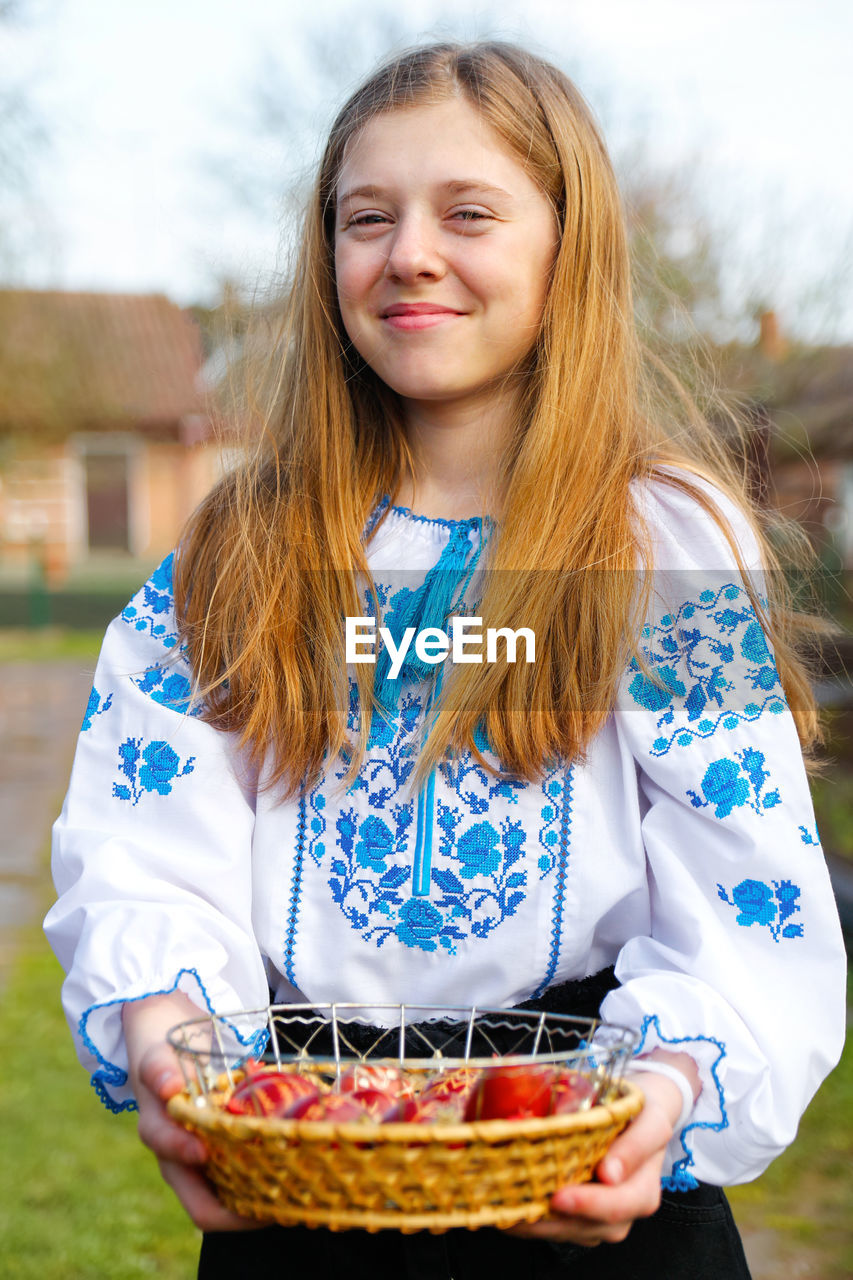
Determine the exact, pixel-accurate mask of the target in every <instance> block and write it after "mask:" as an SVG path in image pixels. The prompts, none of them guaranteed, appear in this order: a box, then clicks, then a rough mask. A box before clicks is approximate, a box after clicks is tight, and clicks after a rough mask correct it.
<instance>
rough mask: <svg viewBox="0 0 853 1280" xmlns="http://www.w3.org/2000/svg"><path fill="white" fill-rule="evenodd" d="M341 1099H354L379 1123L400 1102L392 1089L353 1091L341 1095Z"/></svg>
mask: <svg viewBox="0 0 853 1280" xmlns="http://www.w3.org/2000/svg"><path fill="white" fill-rule="evenodd" d="M341 1097H344V1098H354V1099H355V1101H356V1102H360V1103H361V1105H362V1106H363V1107H365V1108H366V1110H367V1111H369V1112H370V1115H371V1116H372V1117H373V1119H374V1120H378V1121H381V1120H383V1119H384V1118H385V1116H386V1115H387V1114H388V1112H389V1111H390V1110H391V1109H392V1108H393V1107H395V1106H396V1105H397V1103H398V1101H399V1097H398V1095H397V1094H396V1093H392V1092H391V1090H390V1089H367V1088H365V1089H351V1090H350V1091H349V1092H348V1093H345V1094H341Z"/></svg>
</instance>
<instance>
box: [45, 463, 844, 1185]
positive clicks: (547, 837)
mask: <svg viewBox="0 0 853 1280" xmlns="http://www.w3.org/2000/svg"><path fill="white" fill-rule="evenodd" d="M638 501H639V505H640V507H641V509H642V512H643V514H644V516H645V518H646V520H647V522H648V523H649V526H650V528H651V530H652V533H653V540H654V568H655V581H654V602H655V606H654V610H653V616H651V617H650V618H649V621H648V625H647V626H646V627H645V629H644V633H643V648H644V651H645V654H646V657H647V668H646V670H641V669H639V668H637V667H635V668H633V669H631V670H629V671H628V672H626V675H625V679H624V681H623V683H622V688H621V693H620V696H619V700H618V704H617V706H616V708H615V710H614V711H613V713H612V715H611V716H610V717H609V719H608V721H607V723H606V724H605V726H604V728H603V729H602V731H601V732H600V733H599V734H598V736H597V737H596V739H595V741H594V743H593V745H592V748H591V750H590V752H589V755H588V758H587V760H586V761H585V763H583V764H579V763H578V764H574V765H572V766H570V767H566V766H565V765H564V764H561V765H559V766H557V767H554V768H552V769H551V770H550V771H549V772H548V773H547V774H546V775H545V776H544V777H543V778H542V779H541V780H540V781H538V782H536V783H535V784H531V783H524V784H519V783H518V782H516V781H514V780H513V779H511V778H495V777H494V776H492V775H490V774H488V773H487V772H485V771H484V770H482V769H481V768H480V767H478V766H477V765H476V763H475V762H474V761H473V760H472V759H471V758H463V759H462V760H461V761H459V762H457V763H456V764H455V765H454V766H453V767H452V768H442V769H439V770H437V771H436V772H435V773H434V774H433V775H432V776H431V777H430V779H429V781H428V783H427V785H426V786H425V787H424V788H423V789H422V790H421V792H420V793H419V794H417V795H412V794H410V792H409V791H408V789H407V785H406V784H407V779H408V777H409V775H410V773H411V771H412V768H413V756H412V753H410V752H409V751H408V750H407V747H408V744H409V743H411V742H412V740H413V737H414V735H415V734H416V732H417V730H418V727H419V725H420V723H421V721H422V719H423V715H424V710H425V707H426V705H427V700H428V697H429V690H430V687H431V686H430V684H429V682H428V681H423V680H420V681H414V682H413V681H412V680H403V679H402V678H401V682H400V685H399V690H400V692H399V698H398V704H397V709H396V711H395V712H394V714H393V715H389V717H388V720H387V721H382V720H380V721H378V722H377V723H375V724H374V727H373V729H372V732H371V744H370V747H369V750H368V755H367V758H366V761H365V763H364V765H363V767H362V768H361V770H360V773H359V775H358V777H357V779H356V781H355V784H354V785H353V786H351V787H350V788H349V790H346V791H342V790H341V787H340V784H339V778H340V777H341V776H342V775H343V772H344V768H343V766H341V768H340V769H338V770H337V771H335V770H334V769H333V770H332V771H331V772H330V774H329V775H328V776H327V777H326V779H325V780H323V781H321V782H320V783H319V784H318V785H317V786H315V787H314V788H313V789H312V790H310V791H308V792H307V793H306V794H305V795H304V796H303V797H302V798H301V799H297V800H294V801H293V802H290V803H285V804H281V803H276V801H275V798H274V796H271V795H269V794H268V793H266V792H264V791H263V790H259V789H258V788H257V787H256V786H254V785H253V784H252V781H251V779H250V778H248V777H247V776H246V775H245V772H244V771H243V770H242V769H241V766H240V760H239V758H238V757H237V755H236V752H235V748H234V743H233V741H232V740H231V739H230V738H229V737H228V736H227V735H225V734H222V733H220V732H218V731H216V730H214V729H212V728H211V727H209V726H208V725H207V724H205V723H204V722H203V721H202V720H201V719H200V718H199V715H198V712H197V708H196V707H195V706H194V705H193V704H192V703H191V701H190V693H191V684H190V671H189V667H188V665H187V663H186V661H185V659H184V658H183V657H182V656H181V655H180V653H179V652H178V651H177V650H176V649H175V642H176V627H175V621H174V614H173V609H172V603H173V602H172V595H171V561H170V559H167V560H166V561H165V562H164V564H163V565H161V566H160V568H159V569H158V570H157V571H156V572H155V573H154V575H153V576H152V578H151V579H150V581H149V582H148V583H146V584H145V586H144V587H143V588H142V589H141V591H140V592H139V593H138V594H137V595H136V596H135V597H134V599H133V600H132V601H131V603H130V604H129V605H128V607H127V608H126V609H125V610H124V611H123V613H122V614H121V616H120V617H119V618H117V619H116V620H115V621H114V622H113V623H112V624H111V626H110V628H109V630H108V632H107V635H106V638H105V641H104V646H103V650H102V654H101V658H100V661H99V664H98V667H97V672H96V675H95V685H94V688H93V690H92V693H91V695H90V699H89V704H88V707H87V709H86V715H85V719H84V721H83V728H82V732H81V735H80V742H79V746H78V750H77V755H76V758H75V763H74V769H73V773H72V777H71V783H70V788H69V791H68V795H67V797H66V800H65V804H64V807H63V810H62V814H61V816H60V817H59V819H58V821H57V823H56V825H55V828H54V846H53V872H54V878H55V883H56V888H57V892H58V895H59V897H58V901H57V902H56V904H55V906H54V907H53V908H52V909H51V911H50V912H49V914H48V916H47V919H46V921H45V928H46V931H47V934H48V937H49V939H50V942H51V945H52V946H53V948H54V950H55V952H56V954H57V956H58V957H59V960H60V962H61V964H62V965H63V967H64V969H65V970H66V972H67V978H66V981H65V984H64V987H63V1002H64V1006H65V1010H66V1014H67V1017H68V1020H69V1023H70V1025H71V1028H72V1032H73V1034H74V1037H75V1041H76V1044H77V1049H78V1052H79V1054H80V1058H81V1061H82V1062H83V1063H84V1064H85V1065H86V1066H87V1067H88V1068H89V1070H90V1071H91V1072H92V1081H93V1084H94V1086H95V1088H96V1090H97V1092H98V1094H99V1096H100V1097H101V1098H102V1100H103V1101H104V1102H105V1103H106V1104H107V1105H108V1106H109V1107H110V1108H111V1109H113V1110H122V1109H125V1108H128V1107H132V1106H134V1105H135V1104H134V1102H133V1100H132V1096H131V1093H130V1089H129V1086H128V1084H127V1058H126V1053H125V1048H124V1043H123V1038H122V1026H121V1017H120V1012H121V1005H122V1003H123V1002H124V1001H126V1000H135V999H139V998H141V997H144V996H146V995H149V994H152V993H155V992H168V991H171V990H174V989H175V988H176V987H178V988H180V989H181V990H183V991H185V992H186V993H187V994H188V995H189V996H190V997H191V998H192V999H193V1000H194V1001H195V1002H196V1003H197V1004H198V1005H199V1006H200V1008H201V1009H205V1008H209V1009H211V1010H215V1011H217V1012H220V1013H230V1012H233V1011H235V1010H238V1009H241V1008H254V1007H258V1006H263V1005H266V1003H267V1000H268V989H269V988H271V989H272V990H273V992H274V993H275V998H276V1000H278V1001H291V1000H309V1001H316V1002H321V1001H331V1000H339V1001H356V1002H360V1003H363V1004H370V1003H371V1002H376V1003H377V1004H378V1003H383V1002H397V1001H405V1002H406V1003H409V1004H445V1005H447V1004H455V1005H459V1004H463V1005H467V1004H471V1003H476V1004H478V1005H480V1006H481V1007H488V1006H509V1005H512V1004H516V1003H518V1002H520V1001H522V1000H525V999H527V998H529V997H530V996H532V995H534V994H537V993H540V992H542V991H543V990H544V989H545V988H546V987H547V986H549V985H550V984H552V983H555V982H559V981H563V980H565V979H568V978H580V977H584V976H585V975H587V974H591V973H595V972H596V971H598V970H599V969H601V968H603V967H605V966H607V965H611V964H615V966H616V974H617V977H618V979H619V982H620V986H619V987H618V988H617V989H616V990H614V991H613V992H611V993H610V994H609V995H608V996H607V998H606V999H605V1001H604V1004H603V1006H602V1015H603V1018H604V1019H605V1020H609V1021H611V1022H615V1023H619V1024H623V1025H628V1026H631V1027H635V1028H636V1029H638V1030H639V1032H640V1033H641V1039H640V1043H639V1046H638V1049H637V1052H638V1053H641V1052H648V1051H649V1050H650V1049H652V1048H653V1047H654V1046H656V1045H663V1046H673V1047H676V1048H678V1049H684V1050H686V1051H687V1052H689V1053H690V1054H691V1055H692V1056H693V1057H694V1058H695V1060H696V1062H697V1063H698V1065H699V1067H700V1072H701V1076H702V1092H701V1095H700V1097H699V1099H698V1102H697V1104H696V1107H695V1110H694V1112H693V1114H692V1116H691V1117H690V1119H689V1120H688V1123H687V1124H686V1126H685V1128H684V1129H683V1130H682V1131H681V1133H680V1134H678V1135H676V1136H675V1137H674V1138H673V1141H672V1143H671V1144H670V1149H669V1152H668V1157H669V1163H668V1165H667V1166H666V1167H665V1171H664V1172H665V1175H666V1177H667V1179H668V1180H671V1181H670V1185H673V1186H689V1185H691V1184H692V1179H693V1177H698V1178H699V1179H701V1180H704V1181H708V1182H712V1183H717V1184H729V1183H736V1182H741V1181H745V1180H748V1179H750V1178H753V1177H755V1176H756V1175H757V1174H759V1173H760V1172H761V1171H762V1169H764V1168H765V1167H766V1165H767V1164H768V1163H769V1162H770V1161H771V1160H772V1159H773V1158H774V1157H775V1156H776V1155H777V1154H778V1153H779V1152H780V1151H781V1150H782V1149H783V1148H784V1147H785V1146H786V1145H787V1144H789V1143H790V1142H791V1141H792V1140H793V1138H794V1136H795V1134H796V1130H797V1124H798V1121H799V1118H800V1115H801V1113H802V1111H803V1110H804V1108H805V1106H806V1105H807V1103H808V1101H809V1099H810V1098H811V1096H812V1094H813V1093H814V1091H815V1090H816V1088H817V1087H818V1085H819V1084H820V1082H821V1080H822V1079H823V1078H824V1076H825V1075H826V1074H827V1072H828V1071H829V1070H830V1069H831V1067H832V1066H833V1065H834V1064H835V1062H836V1061H837V1059H838V1056H839V1054H840V1052H841V1046H842V1043H843V1036H844V1009H845V1004H844V987H845V974H846V964H845V959H844V949H843V945H842V940H841V935H840V929H839V924H838V917H837V912H836V908H835V903H834V899H833V894H832V890H831V887H830V883H829V880H828V876H827V872H826V867H825V863H824V859H823V854H822V851H821V848H820V845H819V842H818V836H817V832H816V830H815V825H814V816H813V812H812V808H811V802H810V798H809V790H808V785H807V781H806V776H805V772H804V768H803V764H802V760H801V755H800V750H799V746H798V741H797V735H796V732H795V729H794V724H793V720H792V717H791V715H790V712H789V710H788V708H787V706H786V703H785V699H784V694H783V692H782V688H781V686H780V684H779V680H778V675H777V672H776V667H775V664H774V661H773V657H772V655H771V653H770V652H769V651H768V647H767V644H766V642H765V638H764V634H763V632H762V630H761V627H760V625H759V623H758V621H757V618H756V615H755V612H754V610H753V608H752V605H751V603H750V599H749V596H748V595H747V593H746V591H745V590H744V586H743V582H742V580H741V577H740V575H739V573H738V571H737V569H736V567H735V560H734V557H733V555H732V552H731V550H730V548H729V546H728V543H727V542H726V540H725V539H724V537H723V535H722V534H721V532H720V531H719V528H718V527H717V525H716V524H715V523H714V522H713V521H712V520H711V519H710V518H709V517H708V516H707V515H706V514H705V513H704V511H703V510H702V509H701V508H700V507H699V506H698V504H696V503H695V501H693V500H691V499H689V498H687V497H686V496H684V495H683V494H682V493H680V492H679V491H677V490H676V489H674V488H672V487H670V486H668V485H665V484H662V483H655V484H650V485H647V486H645V487H644V488H643V489H641V490H639V491H638ZM718 501H720V503H721V505H722V506H723V509H724V510H725V511H726V513H727V515H728V516H729V518H730V519H731V520H732V521H733V524H734V528H735V530H736V532H737V535H738V538H739V541H740V544H741V548H742V550H743V553H744V556H745V558H746V561H747V563H748V565H750V567H751V568H754V567H755V560H756V553H755V548H754V543H753V541H752V539H751V535H749V533H748V532H747V530H746V527H745V525H744V522H743V521H742V519H741V518H740V517H739V516H738V514H737V513H736V512H734V511H732V510H731V509H730V508H729V507H728V506H727V505H726V503H725V502H724V501H722V500H721V499H719V496H718ZM481 533H482V528H481V526H480V523H479V522H478V521H470V522H449V521H438V520H428V519H424V518H422V517H418V516H415V515H413V514H412V513H411V512H408V511H406V510H403V509H399V508H391V509H390V510H389V511H388V512H387V513H386V515H385V518H384V520H383V521H382V522H381V523H380V524H379V526H378V528H376V530H375V532H374V533H373V534H372V536H371V537H370V541H369V543H368V560H369V564H370V568H371V571H372V573H373V576H374V580H375V581H376V583H377V585H378V590H379V594H380V599H381V600H382V602H383V605H384V603H385V601H387V600H388V599H389V593H390V592H391V591H392V589H393V586H389V585H383V584H389V583H393V579H394V574H395V572H398V571H400V570H404V571H405V572H406V574H409V575H412V574H414V573H415V571H418V573H419V575H420V577H419V580H423V576H424V574H425V572H426V571H428V570H429V569H430V568H431V567H433V566H434V565H435V564H436V562H437V560H438V558H439V556H440V554H441V553H442V551H443V550H446V548H447V547H448V543H449V542H450V541H451V540H454V539H455V542H456V544H457V546H458V545H459V543H460V539H461V541H462V543H468V542H470V547H471V548H475V546H476V544H478V540H479V538H480V536H481ZM465 550H466V552H467V550H468V547H467V546H466V547H465ZM416 576H417V575H416ZM754 581H755V582H756V585H759V584H758V582H757V580H756V579H755V578H754ZM398 582H399V579H398ZM392 603H393V600H392ZM366 612H369V610H366ZM650 677H654V678H650ZM377 1020H378V1019H377Z"/></svg>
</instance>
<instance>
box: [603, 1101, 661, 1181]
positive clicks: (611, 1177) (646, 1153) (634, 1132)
mask: <svg viewBox="0 0 853 1280" xmlns="http://www.w3.org/2000/svg"><path fill="white" fill-rule="evenodd" d="M671 1137H672V1125H671V1124H670V1122H669V1120H668V1119H667V1116H666V1113H665V1112H664V1111H663V1110H662V1109H661V1108H660V1107H659V1106H656V1105H655V1104H649V1105H647V1106H646V1107H644V1108H643V1110H642V1111H641V1112H640V1114H639V1115H638V1116H637V1118H636V1120H634V1121H633V1123H632V1124H629V1125H628V1127H627V1129H625V1130H624V1131H623V1132H622V1133H621V1134H620V1135H619V1137H618V1138H617V1139H616V1141H615V1142H614V1143H613V1145H612V1146H611V1147H610V1150H609V1151H608V1152H607V1155H606V1156H605V1157H604V1159H603V1160H602V1161H601V1162H600V1164H599V1165H598V1168H597V1169H596V1176H597V1177H598V1178H599V1179H600V1180H601V1181H602V1182H606V1183H608V1184H610V1185H611V1186H612V1185H615V1184H617V1183H621V1182H624V1181H626V1180H627V1179H628V1178H631V1177H633V1176H634V1174H635V1173H636V1172H637V1171H638V1170H639V1169H641V1168H642V1166H643V1165H644V1164H645V1163H646V1161H647V1160H649V1159H651V1158H656V1157H657V1156H658V1155H659V1156H660V1159H661V1163H662V1162H663V1154H664V1152H665V1150H666V1146H667V1143H668V1142H669V1140H670V1138H671Z"/></svg>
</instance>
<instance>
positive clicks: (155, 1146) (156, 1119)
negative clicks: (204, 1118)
mask: <svg viewBox="0 0 853 1280" xmlns="http://www.w3.org/2000/svg"><path fill="white" fill-rule="evenodd" d="M139 1137H140V1139H141V1140H142V1141H143V1142H144V1143H145V1145H146V1147H149V1148H150V1149H151V1150H152V1151H153V1152H154V1154H155V1155H156V1156H157V1158H158V1159H161V1160H176V1161H178V1162H179V1163H181V1164H203V1163H204V1162H205V1160H206V1159H207V1148H206V1147H205V1145H204V1143H203V1142H202V1141H200V1139H199V1138H197V1137H195V1135H194V1134H192V1133H188V1132H187V1130H186V1129H182V1128H181V1126H180V1125H178V1124H175V1122H174V1121H173V1120H170V1119H169V1117H168V1115H167V1114H166V1112H165V1111H164V1110H163V1108H162V1107H161V1106H160V1105H158V1104H157V1103H152V1104H150V1105H149V1106H146V1107H143V1108H141V1109H140V1112H139Z"/></svg>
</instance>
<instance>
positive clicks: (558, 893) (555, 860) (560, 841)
mask: <svg viewBox="0 0 853 1280" xmlns="http://www.w3.org/2000/svg"><path fill="white" fill-rule="evenodd" d="M573 786H574V772H573V769H572V766H571V765H569V766H568V768H567V769H566V771H565V773H564V776H563V778H562V780H559V779H557V778H555V777H554V776H553V773H550V774H548V775H547V776H546V777H545V779H544V780H543V783H542V791H543V794H544V796H545V797H546V798H547V800H548V803H547V804H545V805H543V807H542V809H541V810H540V813H541V816H542V819H543V822H544V824H545V825H544V826H542V827H541V828H540V829H539V843H540V845H541V847H542V848H543V849H545V850H546V852H545V853H543V854H542V855H541V856H540V858H539V863H538V865H539V879H540V880H544V878H545V876H546V875H548V873H549V872H550V871H551V870H552V869H553V868H554V867H555V866H556V870H557V883H556V886H555V890H554V905H553V914H552V920H551V947H550V951H549V954H548V968H547V969H546V971H545V976H544V978H543V979H542V981H541V983H540V984H539V986H538V988H537V989H536V991H535V992H534V993H533V994H534V998H536V999H538V998H539V996H541V995H542V993H543V991H545V990H547V988H548V987H549V986H550V985H551V983H552V982H553V980H554V974H555V973H556V972H557V963H558V961H559V958H560V943H561V941H562V936H563V909H564V906H565V898H566V878H567V876H568V871H569V856H570V852H571V838H570V837H571V825H572V792H573ZM558 797H559V798H561V801H562V802H561V803H559V804H558V803H556V802H557V799H558ZM557 823H559V830H557V828H556V826H555V824H557Z"/></svg>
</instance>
